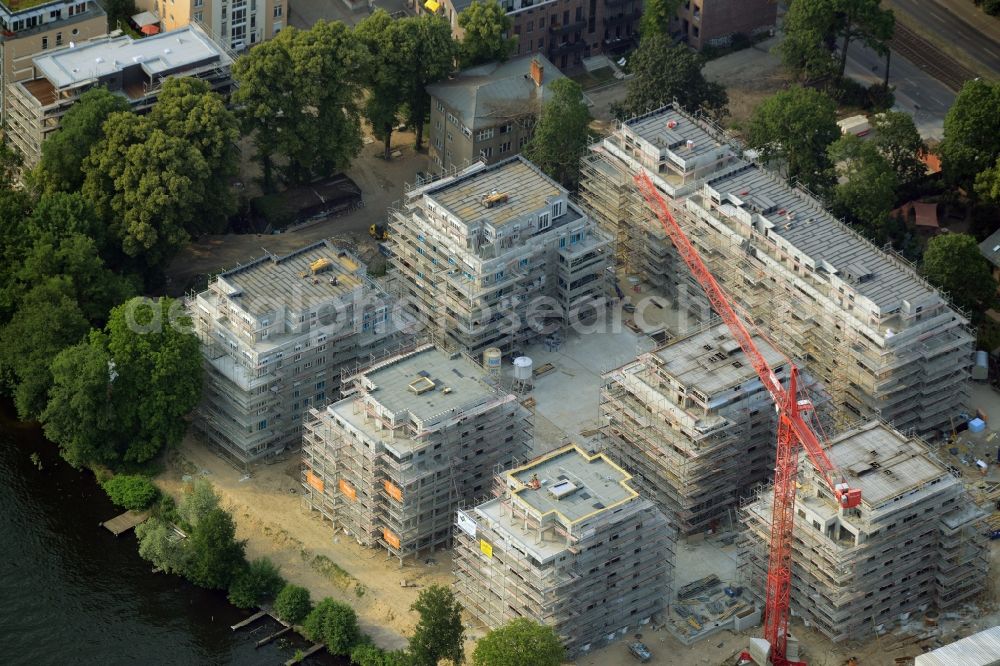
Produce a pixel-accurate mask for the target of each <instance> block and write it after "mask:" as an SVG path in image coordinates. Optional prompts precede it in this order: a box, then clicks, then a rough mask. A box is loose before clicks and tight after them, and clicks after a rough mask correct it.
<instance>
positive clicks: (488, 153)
mask: <svg viewBox="0 0 1000 666" xmlns="http://www.w3.org/2000/svg"><path fill="white" fill-rule="evenodd" d="M479 156H480V157H484V158H486V159H490V158H491V157H493V148H492V147H491V148H483V149H482V150H480V151H479Z"/></svg>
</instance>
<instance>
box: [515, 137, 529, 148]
mask: <svg viewBox="0 0 1000 666" xmlns="http://www.w3.org/2000/svg"><path fill="white" fill-rule="evenodd" d="M527 144H528V137H526V136H522V137H521V138H520V139H518V141H517V149H518V150H520V149H521V148H524V147H525V146H526V145H527Z"/></svg>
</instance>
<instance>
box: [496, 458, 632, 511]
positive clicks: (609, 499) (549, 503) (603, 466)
mask: <svg viewBox="0 0 1000 666" xmlns="http://www.w3.org/2000/svg"><path fill="white" fill-rule="evenodd" d="M506 477H507V479H508V483H509V484H511V485H512V486H514V487H515V488H514V489H513V490H512V491H511V494H512V496H513V497H514V498H516V499H517V500H518V501H520V502H521V503H522V504H524V505H526V506H527V507H529V508H530V509H531V510H533V511H534V512H536V513H539V514H541V515H542V516H543V517H545V516H546V515H552V516H554V517H556V518H557V519H558V520H559V521H560V522H561V523H563V524H564V525H565V526H567V527H569V526H571V525H573V524H574V523H578V522H580V521H582V520H585V519H587V518H591V517H593V516H596V515H598V514H600V513H603V512H605V511H610V510H612V509H613V508H615V507H617V506H619V505H621V504H624V503H626V502H629V501H631V500H633V499H635V498H636V497H638V496H639V494H638V493H637V492H636V491H635V490H633V489H632V487H631V485H630V484H629V480H630V479H631V478H632V475H631V474H629V473H628V472H626V471H625V470H623V469H622V468H620V467H618V466H617V465H615V464H614V463H613V462H611V460H610V459H608V458H607V457H606V456H605V455H604V454H602V453H598V454H595V455H589V454H587V453H586V452H585V451H583V450H582V449H580V448H579V447H578V446H576V445H574V444H570V445H569V446H564V447H562V448H560V449H557V450H555V451H553V452H552V453H549V454H546V455H544V456H542V457H540V458H536V459H535V460H533V461H531V462H529V463H528V464H526V465H524V466H522V467H518V468H517V469H513V470H510V471H509V472H507V473H506ZM533 478H537V480H538V481H539V484H540V485H539V487H538V488H533V487H531V483H532V480H533ZM518 486H519V487H518ZM560 487H562V488H564V489H566V490H568V492H566V494H565V495H563V496H562V497H561V498H557V497H556V496H555V495H554V494H553V493H555V492H556V491H557V490H559V489H560Z"/></svg>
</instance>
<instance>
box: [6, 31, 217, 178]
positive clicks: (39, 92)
mask: <svg viewBox="0 0 1000 666" xmlns="http://www.w3.org/2000/svg"><path fill="white" fill-rule="evenodd" d="M232 64H233V55H232V53H231V52H230V51H229V50H228V49H225V48H223V47H221V46H220V45H219V44H217V43H216V42H215V41H213V40H212V38H211V37H209V36H208V35H207V34H206V33H205V32H204V31H202V30H201V28H199V27H198V26H196V25H189V26H187V27H184V28H180V29H178V30H174V31H172V32H163V33H160V34H158V35H153V36H150V37H145V38H143V39H133V38H132V37H129V36H128V35H123V36H119V37H102V38H97V39H93V40H91V41H89V42H84V43H80V44H72V45H68V46H65V47H62V48H60V49H57V50H53V51H50V52H47V53H44V54H41V55H38V56H35V57H34V58H33V59H32V61H31V69H30V74H28V75H27V76H25V78H24V79H23V80H20V81H16V82H14V83H11V84H10V85H9V86H7V97H8V116H7V138H8V140H9V141H10V142H11V143H13V144H14V145H15V146H17V147H18V149H20V151H21V152H22V153H23V154H24V158H25V163H26V164H27V165H28V166H32V165H34V164H36V163H37V162H38V160H39V159H40V158H41V152H42V143H43V142H44V141H45V139H46V137H48V136H49V135H50V134H52V133H53V132H55V131H57V130H58V129H59V126H60V122H61V119H62V117H63V115H65V113H66V112H67V111H68V110H69V109H70V107H72V106H73V104H75V103H76V100H77V98H79V96H80V95H82V94H83V93H84V92H86V91H87V90H90V89H91V88H94V87H95V86H103V87H105V88H107V89H108V90H110V91H111V92H114V93H116V94H119V95H121V96H122V97H124V98H125V99H126V100H128V103H129V104H130V105H131V106H132V108H133V109H134V110H135V111H136V112H138V113H142V112H144V111H147V110H149V108H150V107H152V105H153V104H154V103H155V102H156V99H157V97H158V96H159V93H160V88H161V86H162V85H163V82H164V81H165V80H166V79H168V78H170V77H175V76H191V77H196V78H200V79H202V80H204V81H207V82H208V83H209V85H210V86H211V88H212V89H213V90H215V91H218V92H222V93H226V92H228V90H229V88H230V87H231V86H232V75H231V72H230V69H231V66H232Z"/></svg>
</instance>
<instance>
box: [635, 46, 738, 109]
mask: <svg viewBox="0 0 1000 666" xmlns="http://www.w3.org/2000/svg"><path fill="white" fill-rule="evenodd" d="M704 64H705V58H704V57H703V56H702V55H701V54H699V53H696V52H694V51H692V50H691V49H689V48H688V47H687V46H685V45H683V44H675V43H674V42H673V40H671V39H670V37H669V36H666V35H661V34H654V35H652V36H650V37H643V38H642V41H641V42H640V44H639V48H638V49H636V51H635V53H633V54H632V64H631V67H632V72H633V73H634V74H635V77H634V78H633V79H632V80H631V81H629V82H628V92H627V94H626V96H625V102H624V104H623V105H622V108H623V111H624V113H625V114H626V115H630V116H635V115H639V114H643V113H646V112H647V111H651V110H653V109H657V108H659V107H661V106H664V105H665V104H670V103H672V102H673V101H674V100H676V101H677V103H678V104H680V105H681V106H682V107H684V108H685V109H687V110H688V111H698V110H701V109H704V110H706V111H709V112H710V113H712V114H713V115H717V116H720V115H724V114H725V112H726V111H725V109H726V105H727V104H728V103H729V99H728V97H727V95H726V91H725V89H724V88H723V87H722V86H720V85H719V84H718V83H713V82H711V81H706V80H705V77H704V76H702V73H701V68H702V67H703V66H704Z"/></svg>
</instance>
